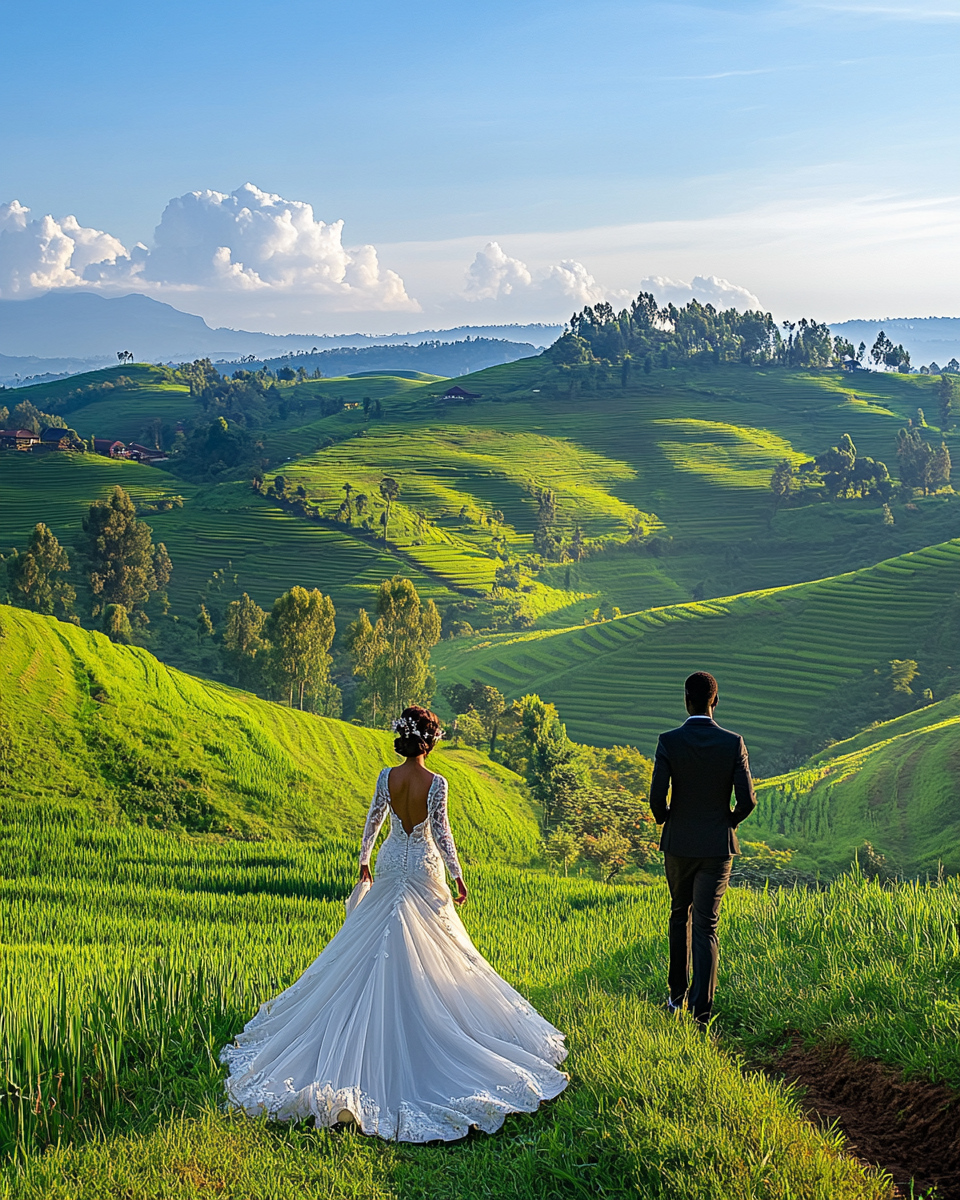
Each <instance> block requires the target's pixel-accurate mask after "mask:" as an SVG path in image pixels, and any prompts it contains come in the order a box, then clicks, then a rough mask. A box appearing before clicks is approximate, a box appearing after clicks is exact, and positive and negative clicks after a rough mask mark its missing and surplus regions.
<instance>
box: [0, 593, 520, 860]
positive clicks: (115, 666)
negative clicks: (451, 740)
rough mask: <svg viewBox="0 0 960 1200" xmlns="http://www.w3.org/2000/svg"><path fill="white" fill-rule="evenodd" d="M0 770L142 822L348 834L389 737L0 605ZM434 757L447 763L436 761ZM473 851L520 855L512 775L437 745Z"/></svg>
mask: <svg viewBox="0 0 960 1200" xmlns="http://www.w3.org/2000/svg"><path fill="white" fill-rule="evenodd" d="M0 628H2V638H0V697H2V701H0V721H2V724H0V748H2V751H3V757H2V759H0V771H2V773H3V775H4V784H5V791H6V795H7V796H8V797H9V798H10V799H13V800H14V801H16V802H18V803H22V804H32V803H38V802H43V803H46V804H51V805H59V804H63V803H68V804H71V805H74V806H80V807H82V808H84V809H87V810H91V811H94V812H97V813H99V814H101V815H103V816H105V817H107V818H109V819H111V820H114V819H117V818H120V817H121V816H122V817H125V818H126V819H128V820H132V821H135V822H140V821H142V822H144V823H146V824H147V825H149V826H152V827H160V828H164V827H173V828H186V829H192V830H198V831H209V832H213V833H227V834H230V833H234V834H236V835H238V836H244V837H248V838H254V839H256V838H262V837H264V836H287V837H290V836H293V837H300V838H312V839H317V838H319V839H325V838H332V839H334V840H335V841H336V842H337V843H338V844H343V840H344V839H346V842H347V844H354V843H358V841H359V834H360V831H361V829H362V827H363V819H364V816H365V813H366V809H367V806H368V804H369V799H370V795H371V794H372V789H373V784H374V781H375V779H376V776H377V773H378V772H379V771H380V769H381V768H382V767H383V766H384V765H386V764H393V763H395V762H397V761H398V760H397V759H396V757H395V756H394V754H393V749H392V736H391V735H388V734H386V733H381V732H378V731H374V730H369V729H361V728H358V727H356V726H353V725H348V724H346V723H344V722H342V721H334V720H329V719H327V718H323V717H315V716H312V715H309V714H303V713H299V712H294V711H291V710H290V709H287V708H284V707H282V706H280V705H278V704H272V703H269V702H268V701H263V700H258V699H257V698H256V697H253V696H250V695H248V694H246V693H244V692H239V691H235V690H234V689H232V688H227V687H223V686H220V685H217V684H213V683H206V682H203V681H201V680H198V679H195V678H193V677H192V676H189V675H184V674H182V673H180V672H179V671H175V670H172V669H170V668H168V667H166V666H164V664H162V663H160V662H158V661H157V659H155V658H154V657H153V656H152V655H150V654H148V653H147V652H146V651H144V650H140V649H133V648H128V647H121V646H115V645H113V644H112V643H111V642H110V641H108V640H107V639H106V638H105V637H103V636H102V635H101V634H97V633H88V632H86V631H85V630H81V629H77V628H76V627H75V626H72V625H67V624H63V623H61V622H58V621H56V620H54V619H53V618H47V617H36V616H33V615H32V614H29V613H25V612H23V611H21V610H19V609H13V608H8V607H0ZM441 764H442V765H441ZM437 769H438V770H442V771H443V773H444V774H446V775H448V777H449V779H450V785H451V812H452V813H453V815H454V818H455V819H456V821H457V826H458V830H459V832H460V836H461V839H462V841H463V843H464V851H465V854H466V855H467V857H468V858H474V857H479V858H482V859H484V860H487V859H490V858H493V859H505V860H507V861H513V862H527V861H529V859H530V856H531V855H532V854H533V853H535V851H536V846H537V838H538V834H537V824H536V819H535V816H534V814H533V811H532V809H531V808H530V806H529V804H528V803H527V802H526V800H525V799H524V798H523V794H522V791H521V788H520V784H519V780H518V779H517V778H516V776H513V775H512V774H511V772H509V771H507V770H506V769H505V768H502V767H499V766H497V765H495V764H492V763H490V762H489V761H487V760H486V759H482V760H481V759H480V758H479V757H478V756H477V755H476V754H473V753H471V752H467V751H453V750H451V751H446V750H444V751H441V752H440V753H439V754H438V757H437Z"/></svg>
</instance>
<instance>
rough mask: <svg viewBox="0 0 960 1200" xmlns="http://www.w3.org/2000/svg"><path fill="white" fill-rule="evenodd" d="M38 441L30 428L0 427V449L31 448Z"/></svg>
mask: <svg viewBox="0 0 960 1200" xmlns="http://www.w3.org/2000/svg"><path fill="white" fill-rule="evenodd" d="M39 441H40V438H39V437H38V436H37V435H36V434H35V433H34V432H33V430H32V429H0V450H32V449H33V447H34V446H36V445H37V443H38V442H39Z"/></svg>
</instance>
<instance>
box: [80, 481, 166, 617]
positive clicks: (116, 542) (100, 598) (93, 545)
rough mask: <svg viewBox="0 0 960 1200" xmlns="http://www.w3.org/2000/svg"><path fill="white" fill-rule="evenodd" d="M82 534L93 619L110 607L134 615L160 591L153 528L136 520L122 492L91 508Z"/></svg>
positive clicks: (117, 491) (98, 502) (117, 489)
mask: <svg viewBox="0 0 960 1200" xmlns="http://www.w3.org/2000/svg"><path fill="white" fill-rule="evenodd" d="M83 533H84V536H83V540H82V549H83V551H84V553H85V556H86V559H87V562H88V565H89V578H90V587H91V589H92V591H93V595H94V603H93V610H92V611H93V615H94V616H96V615H97V614H98V613H100V612H101V611H102V610H103V609H104V608H105V607H106V606H107V605H110V604H122V605H123V607H124V608H125V609H126V610H127V613H128V614H129V613H131V612H133V610H134V608H135V607H136V606H137V605H139V604H143V603H144V601H146V600H147V598H148V597H149V595H150V593H151V592H155V591H156V590H157V576H156V573H155V570H154V559H155V554H159V548H155V547H154V545H153V539H152V537H151V535H150V526H149V525H147V524H146V522H144V521H138V520H137V510H136V508H135V507H134V503H133V501H132V500H131V498H130V497H129V495H127V493H126V492H125V491H124V490H123V488H121V487H115V488H114V489H113V492H112V493H111V495H110V497H109V499H107V500H97V501H95V502H94V503H93V504H91V505H90V509H89V511H88V513H87V516H86V517H84V519H83ZM165 556H166V550H164V551H163V555H162V556H160V558H161V562H162V559H163V558H164V557H165ZM166 562H167V563H169V558H168V557H166ZM168 578H169V575H168ZM141 619H143V618H141Z"/></svg>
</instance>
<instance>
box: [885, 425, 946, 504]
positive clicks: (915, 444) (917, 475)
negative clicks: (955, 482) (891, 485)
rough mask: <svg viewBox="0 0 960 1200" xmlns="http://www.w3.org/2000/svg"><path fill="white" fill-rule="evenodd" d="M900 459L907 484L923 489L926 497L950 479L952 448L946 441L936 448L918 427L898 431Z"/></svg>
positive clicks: (901, 473)
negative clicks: (926, 439)
mask: <svg viewBox="0 0 960 1200" xmlns="http://www.w3.org/2000/svg"><path fill="white" fill-rule="evenodd" d="M897 461H898V463H899V468H900V482H901V483H902V484H903V486H904V487H906V488H923V494H924V495H925V496H926V495H927V494H928V493H929V492H930V490H931V489H933V490H934V491H936V490H937V489H938V488H941V487H945V486H947V485H948V484H949V482H950V467H951V463H950V451H949V450H948V449H947V447H946V445H945V444H941V447H940V449H939V450H934V448H933V447H932V446H931V445H930V443H929V442H927V441H925V440H924V437H923V435H922V434H921V432H920V430H919V429H918V428H913V429H901V430H900V432H899V433H898V434H897Z"/></svg>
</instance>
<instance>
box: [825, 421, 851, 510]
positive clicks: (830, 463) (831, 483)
mask: <svg viewBox="0 0 960 1200" xmlns="http://www.w3.org/2000/svg"><path fill="white" fill-rule="evenodd" d="M856 461H857V448H856V446H855V445H854V444H853V439H852V438H851V437H850V434H849V433H845V434H844V435H843V437H842V438H841V439H840V441H839V442H838V443H837V444H836V446H832V447H831V448H830V449H829V450H827V451H825V452H824V453H823V454H819V455H817V458H816V460H815V462H816V467H817V470H818V471H819V472H820V474H821V475H822V476H823V484H824V487H825V488H826V489H827V494H828V495H829V496H831V497H833V498H836V497H837V496H842V495H846V493H847V489H848V487H849V484H850V478H851V476H852V474H853V468H854V465H855V463H856Z"/></svg>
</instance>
